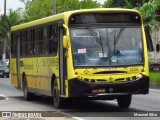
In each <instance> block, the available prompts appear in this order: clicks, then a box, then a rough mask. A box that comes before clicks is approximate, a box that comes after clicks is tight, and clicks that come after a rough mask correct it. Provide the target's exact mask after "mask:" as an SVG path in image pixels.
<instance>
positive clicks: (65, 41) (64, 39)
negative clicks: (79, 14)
mask: <svg viewBox="0 0 160 120" xmlns="http://www.w3.org/2000/svg"><path fill="white" fill-rule="evenodd" d="M63 47H64V48H68V47H69V45H68V38H67V36H66V35H64V36H63Z"/></svg>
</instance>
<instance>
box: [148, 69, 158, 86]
mask: <svg viewBox="0 0 160 120" xmlns="http://www.w3.org/2000/svg"><path fill="white" fill-rule="evenodd" d="M149 76H150V83H157V84H160V73H158V72H150V75H149Z"/></svg>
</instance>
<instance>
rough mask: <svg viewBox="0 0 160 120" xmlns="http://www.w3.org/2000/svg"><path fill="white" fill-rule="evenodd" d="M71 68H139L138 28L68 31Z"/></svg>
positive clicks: (139, 45)
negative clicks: (129, 66) (70, 46)
mask: <svg viewBox="0 0 160 120" xmlns="http://www.w3.org/2000/svg"><path fill="white" fill-rule="evenodd" d="M71 44H72V52H73V53H72V54H73V60H74V66H118V65H137V64H143V52H142V35H141V28H140V27H132V26H119V27H105V28H98V27H90V26H87V27H82V28H71Z"/></svg>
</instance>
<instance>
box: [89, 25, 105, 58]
mask: <svg viewBox="0 0 160 120" xmlns="http://www.w3.org/2000/svg"><path fill="white" fill-rule="evenodd" d="M86 28H87V30H88V31H89V32H90V34H91V35H92V36H94V37H95V38H96V42H97V43H98V44H99V45H100V46H101V49H102V56H103V57H104V49H103V43H102V40H101V38H100V37H97V34H96V32H95V31H94V30H93V29H92V28H91V27H90V26H86Z"/></svg>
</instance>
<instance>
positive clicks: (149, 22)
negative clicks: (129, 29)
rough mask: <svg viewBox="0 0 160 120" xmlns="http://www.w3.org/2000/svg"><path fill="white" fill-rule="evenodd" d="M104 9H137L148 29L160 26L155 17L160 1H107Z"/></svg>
mask: <svg viewBox="0 0 160 120" xmlns="http://www.w3.org/2000/svg"><path fill="white" fill-rule="evenodd" d="M103 7H122V8H129V9H137V10H139V11H140V12H141V14H142V17H143V21H144V23H145V27H146V28H149V29H153V28H155V27H157V25H158V24H159V23H157V21H156V19H155V15H156V11H157V10H158V9H159V8H160V0H107V1H106V2H105V3H104V5H103Z"/></svg>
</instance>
